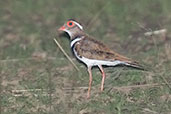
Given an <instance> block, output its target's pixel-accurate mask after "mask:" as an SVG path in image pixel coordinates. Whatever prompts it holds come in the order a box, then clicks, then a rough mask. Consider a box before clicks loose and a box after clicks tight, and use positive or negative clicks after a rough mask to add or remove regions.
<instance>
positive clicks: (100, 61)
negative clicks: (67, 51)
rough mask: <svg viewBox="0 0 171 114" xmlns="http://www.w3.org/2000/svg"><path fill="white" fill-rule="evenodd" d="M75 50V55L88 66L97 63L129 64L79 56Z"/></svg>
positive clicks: (110, 64) (108, 64)
mask: <svg viewBox="0 0 171 114" xmlns="http://www.w3.org/2000/svg"><path fill="white" fill-rule="evenodd" d="M73 50H74V54H75V56H76V57H77V58H78V59H79V60H80V61H82V62H84V63H85V64H86V65H87V66H97V65H106V66H116V65H119V64H127V63H125V62H122V61H119V60H114V61H105V60H95V59H89V58H85V57H80V56H78V54H77V52H76V51H75V49H73Z"/></svg>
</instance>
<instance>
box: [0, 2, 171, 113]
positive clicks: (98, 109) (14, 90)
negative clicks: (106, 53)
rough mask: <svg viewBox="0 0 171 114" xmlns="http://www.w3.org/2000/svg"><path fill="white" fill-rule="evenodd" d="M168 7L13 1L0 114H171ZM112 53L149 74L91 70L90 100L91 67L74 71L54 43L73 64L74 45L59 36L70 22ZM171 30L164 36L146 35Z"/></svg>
mask: <svg viewBox="0 0 171 114" xmlns="http://www.w3.org/2000/svg"><path fill="white" fill-rule="evenodd" d="M170 5H171V2H170V1H169V0H164V1H163V0H140V1H136V0H132V1H125V0H120V1H118V0H109V1H103V0H98V1H97V0H94V1H90V0H86V1H67V0H52V1H45V0H38V1H34V0H25V1H22V0H15V1H10V0H6V1H1V4H0V16H1V18H0V90H1V91H0V95H1V96H0V111H1V113H2V114H28V113H32V114H39V113H40V114H56V113H60V114H66V113H68V114H77V113H79V114H85V113H90V114H99V113H100V114H124V113H126V114H139V113H140V114H141V113H142V114H159V113H161V114H169V113H170V112H171V84H170V83H171V78H170V76H171V71H170V68H171V40H170V39H171V34H170V30H171V27H170V21H171V16H170V11H171V8H170ZM70 18H74V19H76V20H78V21H79V22H81V24H82V25H83V26H84V29H85V31H86V32H87V33H89V34H90V35H92V36H94V37H95V38H96V39H97V40H101V41H102V42H104V43H105V44H107V45H109V47H110V48H112V49H113V50H115V51H117V52H120V53H121V54H124V55H126V56H128V57H130V58H134V59H136V60H138V61H140V62H141V63H142V64H144V66H146V68H148V69H149V71H140V70H135V69H131V68H126V67H117V68H105V71H106V73H107V77H106V80H105V88H104V89H105V90H104V92H102V93H101V92H100V89H99V88H100V83H101V74H100V72H99V69H97V68H93V85H92V93H91V99H89V100H86V99H85V97H86V94H87V93H86V92H87V86H88V73H87V71H86V67H85V66H84V65H83V64H81V63H79V62H77V61H76V60H75V59H73V61H74V62H75V63H76V65H77V66H78V67H79V69H80V72H78V71H76V70H75V68H74V67H73V66H72V64H71V63H70V62H69V61H68V60H67V59H66V57H65V56H64V54H63V53H62V52H61V51H60V50H59V48H58V47H57V46H56V44H55V43H54V41H53V38H54V37H55V38H56V39H57V40H58V41H59V42H60V44H61V45H62V47H63V49H64V50H65V51H66V52H67V54H69V56H70V57H71V58H74V57H73V55H72V53H71V50H70V48H69V40H68V38H66V37H64V36H61V35H59V34H60V33H58V32H57V28H59V27H60V26H61V25H62V24H63V23H64V22H65V21H66V20H68V19H70ZM163 28H165V29H167V31H168V32H167V33H166V34H165V36H163V35H162V34H159V35H153V36H144V33H145V32H149V31H155V30H160V29H163Z"/></svg>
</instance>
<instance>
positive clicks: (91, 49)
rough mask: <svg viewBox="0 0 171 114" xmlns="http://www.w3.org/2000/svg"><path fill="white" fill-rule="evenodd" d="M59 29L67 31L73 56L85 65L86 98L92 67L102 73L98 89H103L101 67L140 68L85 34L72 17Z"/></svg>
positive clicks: (103, 78) (89, 89)
mask: <svg viewBox="0 0 171 114" xmlns="http://www.w3.org/2000/svg"><path fill="white" fill-rule="evenodd" d="M58 30H59V31H63V32H66V33H68V35H69V37H70V47H71V49H72V51H73V54H74V55H75V57H76V58H77V59H78V60H79V61H81V62H82V63H84V64H85V65H86V66H87V70H88V74H89V86H88V92H87V98H90V91H91V85H92V71H91V70H92V67H98V68H99V70H100V71H101V74H102V80H101V87H100V91H101V92H102V91H103V89H104V81H105V77H106V74H105V72H104V69H103V67H104V66H109V67H115V66H118V65H122V66H128V67H133V68H137V69H142V70H143V67H142V65H140V64H139V63H138V62H137V61H135V60H132V59H130V58H128V57H125V56H123V55H121V54H119V53H117V52H115V51H114V50H112V49H110V48H109V47H108V46H106V45H105V44H103V43H102V42H100V41H98V40H96V39H95V38H94V37H92V36H90V35H88V34H86V33H85V32H84V30H83V27H82V25H80V24H79V23H78V22H77V21H75V20H73V19H69V20H68V21H67V22H65V23H64V25H63V26H61V27H60V28H59V29H58Z"/></svg>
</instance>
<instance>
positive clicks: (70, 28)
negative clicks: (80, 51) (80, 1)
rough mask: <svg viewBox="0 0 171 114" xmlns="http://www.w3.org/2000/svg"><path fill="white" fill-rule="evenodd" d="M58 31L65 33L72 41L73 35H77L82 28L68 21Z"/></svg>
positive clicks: (72, 21)
mask: <svg viewBox="0 0 171 114" xmlns="http://www.w3.org/2000/svg"><path fill="white" fill-rule="evenodd" d="M58 30H59V31H65V32H67V33H68V34H69V36H70V37H71V39H72V37H74V35H75V34H79V33H81V32H82V31H83V27H82V26H81V25H80V24H79V23H77V22H76V21H74V20H69V21H67V22H66V23H64V25H63V26H61V27H60V28H59V29H58Z"/></svg>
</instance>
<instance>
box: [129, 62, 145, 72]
mask: <svg viewBox="0 0 171 114" xmlns="http://www.w3.org/2000/svg"><path fill="white" fill-rule="evenodd" d="M126 63H127V66H130V67H133V68H136V69H139V70H145V71H146V69H145V68H144V67H143V66H142V65H141V64H139V63H138V62H137V61H128V62H126Z"/></svg>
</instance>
